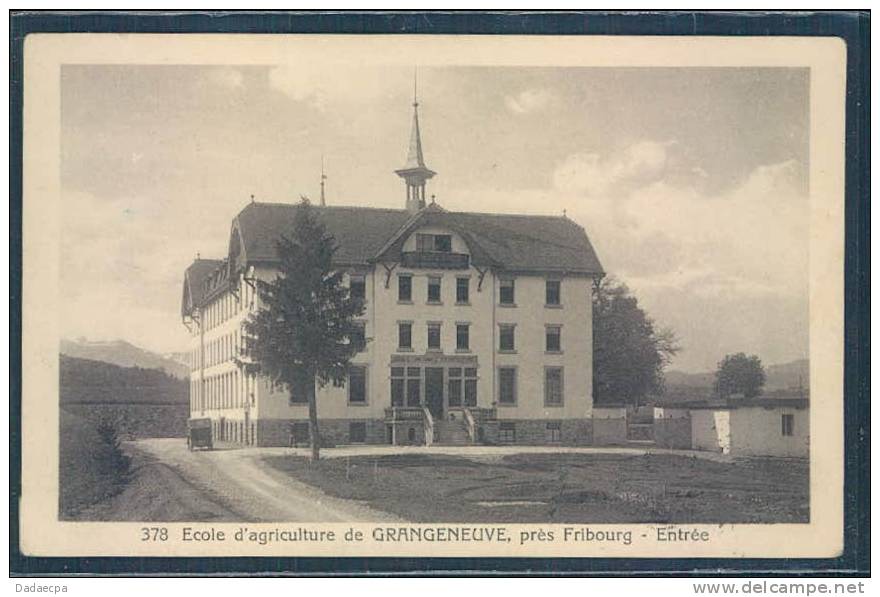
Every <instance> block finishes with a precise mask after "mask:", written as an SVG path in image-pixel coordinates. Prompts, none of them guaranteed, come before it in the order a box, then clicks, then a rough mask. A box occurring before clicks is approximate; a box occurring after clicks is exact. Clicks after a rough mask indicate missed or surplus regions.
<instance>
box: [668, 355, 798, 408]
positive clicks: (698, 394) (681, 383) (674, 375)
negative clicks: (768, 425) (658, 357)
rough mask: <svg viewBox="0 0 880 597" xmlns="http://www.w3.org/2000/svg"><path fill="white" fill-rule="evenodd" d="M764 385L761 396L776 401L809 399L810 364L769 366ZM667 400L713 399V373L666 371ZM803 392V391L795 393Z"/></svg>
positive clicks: (794, 363)
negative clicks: (804, 397) (777, 399)
mask: <svg viewBox="0 0 880 597" xmlns="http://www.w3.org/2000/svg"><path fill="white" fill-rule="evenodd" d="M764 372H765V373H766V375H767V381H766V382H765V384H764V394H765V395H768V396H773V397H778V398H787V397H791V398H799V397H802V396H804V395H806V396H809V389H810V361H809V360H808V359H799V360H797V361H791V362H790V363H781V364H779V365H769V366H766V367H764ZM665 379H666V398H667V399H675V398H680V399H687V400H698V399H705V398H708V397H710V396H711V395H712V392H713V389H714V387H715V372H714V371H712V372H701V373H685V372H683V371H667V372H666V373H665ZM799 388H802V389H803V391H802V392H801V391H798V389H799Z"/></svg>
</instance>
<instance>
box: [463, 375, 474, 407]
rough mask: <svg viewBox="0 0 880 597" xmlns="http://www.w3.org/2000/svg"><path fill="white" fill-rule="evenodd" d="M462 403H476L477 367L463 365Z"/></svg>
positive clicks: (466, 404) (468, 404) (471, 404)
mask: <svg viewBox="0 0 880 597" xmlns="http://www.w3.org/2000/svg"><path fill="white" fill-rule="evenodd" d="M464 405H465V406H476V405H477V369H476V367H465V370H464Z"/></svg>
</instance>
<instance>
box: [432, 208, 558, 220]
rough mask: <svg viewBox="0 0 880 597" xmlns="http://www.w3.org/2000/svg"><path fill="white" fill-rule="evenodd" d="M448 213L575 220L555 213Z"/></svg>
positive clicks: (452, 212) (453, 212)
mask: <svg viewBox="0 0 880 597" xmlns="http://www.w3.org/2000/svg"><path fill="white" fill-rule="evenodd" d="M447 213H451V214H467V215H472V216H503V217H505V218H545V219H548V220H567V221H569V222H573V220H572V219H571V218H569V217H567V216H564V215H563V216H557V215H553V214H508V213H498V212H491V211H448V212H447Z"/></svg>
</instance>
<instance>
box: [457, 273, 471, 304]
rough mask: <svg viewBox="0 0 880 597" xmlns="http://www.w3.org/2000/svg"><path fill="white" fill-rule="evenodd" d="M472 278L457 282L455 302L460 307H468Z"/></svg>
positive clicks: (458, 279) (461, 279) (459, 279)
mask: <svg viewBox="0 0 880 597" xmlns="http://www.w3.org/2000/svg"><path fill="white" fill-rule="evenodd" d="M470 284H471V281H470V278H456V280H455V302H456V303H457V304H459V305H466V304H468V302H469V301H470Z"/></svg>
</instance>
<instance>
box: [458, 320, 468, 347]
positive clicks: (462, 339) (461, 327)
mask: <svg viewBox="0 0 880 597" xmlns="http://www.w3.org/2000/svg"><path fill="white" fill-rule="evenodd" d="M470 337H471V326H470V324H469V323H457V324H455V350H470V348H471V339H470Z"/></svg>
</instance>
